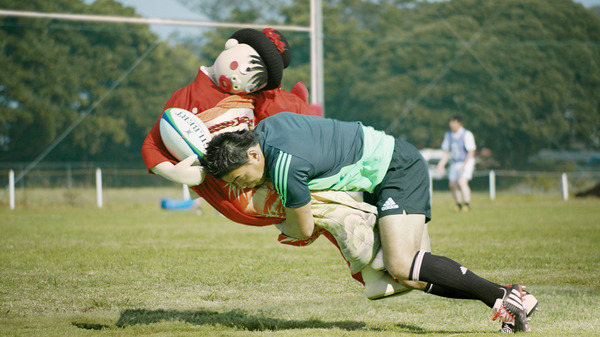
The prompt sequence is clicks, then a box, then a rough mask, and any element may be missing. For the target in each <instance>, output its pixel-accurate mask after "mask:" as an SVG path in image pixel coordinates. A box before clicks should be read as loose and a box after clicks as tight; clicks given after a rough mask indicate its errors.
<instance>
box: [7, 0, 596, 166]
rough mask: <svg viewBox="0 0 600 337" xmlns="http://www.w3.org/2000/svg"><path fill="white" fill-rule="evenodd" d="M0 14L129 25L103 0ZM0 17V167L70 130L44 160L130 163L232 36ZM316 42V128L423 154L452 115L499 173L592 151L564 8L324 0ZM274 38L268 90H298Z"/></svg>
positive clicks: (294, 39) (576, 36)
mask: <svg viewBox="0 0 600 337" xmlns="http://www.w3.org/2000/svg"><path fill="white" fill-rule="evenodd" d="M180 2H181V3H182V4H184V5H185V6H187V7H188V8H190V10H195V11H198V12H201V13H202V14H205V15H206V16H207V17H210V18H215V20H222V21H230V22H231V21H235V22H246V23H259V24H265V25H269V24H291V25H302V26H308V24H309V20H310V16H309V0H289V1H269V2H268V4H267V2H265V1H264V0H263V1H258V0H244V1H238V0H232V1H228V2H227V5H226V6H225V5H223V4H222V2H220V1H216V0H210V1H209V0H180ZM0 8H3V9H15V10H35V11H43V12H69V13H83V14H106V15H122V16H131V15H136V13H135V11H134V10H133V9H132V8H126V7H123V6H122V5H121V4H119V3H118V2H116V1H113V0H97V1H95V2H93V3H89V1H88V3H86V2H84V1H83V0H57V1H51V2H49V1H44V0H31V1H27V2H18V3H14V2H13V1H9V0H0ZM0 20H1V21H0V45H1V46H2V53H0V78H1V80H0V159H1V160H2V161H30V160H32V159H33V158H35V157H36V156H37V155H38V154H39V153H40V152H41V151H43V150H44V149H45V148H46V147H47V146H48V145H49V144H50V143H51V142H52V141H53V140H54V139H56V137H57V136H59V135H60V134H61V133H62V132H63V131H64V130H65V129H67V128H68V127H69V125H72V124H73V123H74V122H76V121H77V120H78V119H81V120H82V121H81V123H80V124H78V126H77V127H76V128H75V129H73V131H72V132H71V133H70V134H69V135H68V136H67V137H66V138H65V139H64V140H63V141H62V142H61V143H60V144H59V145H58V146H57V147H56V148H55V149H54V150H52V151H51V152H50V153H49V154H48V157H47V160H53V161H136V160H140V159H139V149H140V146H141V143H142V141H143V139H144V137H145V135H146V133H147V132H148V130H149V129H150V127H151V126H152V125H153V124H154V122H155V121H156V119H157V118H158V116H159V114H160V112H161V110H162V107H163V105H164V103H165V102H166V100H167V99H168V98H169V97H170V95H171V94H172V93H173V92H174V91H175V90H176V89H178V88H180V87H182V86H185V85H186V84H187V83H189V82H190V81H192V80H193V78H194V76H195V75H196V72H197V69H198V66H200V65H210V64H212V61H213V60H214V58H215V57H216V56H217V54H218V53H219V52H220V51H221V50H222V48H223V43H224V41H225V40H226V38H227V37H228V36H229V35H230V34H231V33H232V32H233V31H234V30H232V29H212V30H210V31H208V32H207V33H205V34H203V36H202V37H201V38H188V39H181V40H178V41H177V43H172V42H165V41H160V40H159V39H158V37H157V36H156V35H155V34H153V33H152V32H151V31H150V30H149V28H148V27H147V26H143V25H131V24H129V25H128V24H110V25H108V24H99V23H73V22H70V23H67V22H63V21H57V20H49V19H28V18H16V17H1V18H0ZM323 29H324V32H323V33H324V35H323V36H324V74H323V77H324V79H325V102H324V107H325V113H326V115H327V117H331V118H337V119H343V120H360V121H362V122H364V123H365V124H368V125H372V126H374V127H376V128H379V129H382V130H386V131H387V132H388V133H390V134H392V135H394V136H397V137H402V138H404V139H406V140H408V141H410V142H412V143H413V144H415V145H416V146H417V147H419V148H425V147H434V148H436V147H439V145H440V143H441V140H442V137H443V134H444V132H445V131H446V130H447V128H448V125H447V123H448V119H449V118H450V117H451V116H452V115H456V114H458V115H462V117H463V120H464V122H465V126H466V127H467V128H469V129H470V130H472V131H473V133H474V134H475V136H476V140H477V144H478V147H479V148H488V149H490V150H491V152H492V154H493V156H494V158H495V159H496V160H497V161H498V162H499V163H500V164H501V165H502V166H510V167H522V166H524V165H526V162H527V158H528V157H529V156H530V155H531V154H533V153H535V152H537V151H538V150H540V149H547V148H548V149H556V150H572V149H582V148H585V149H599V148H600V111H599V109H600V18H599V17H598V16H597V15H596V14H594V12H593V11H592V10H588V9H585V8H584V7H582V6H581V5H579V4H576V3H574V2H573V1H571V0H552V1H546V0H531V1H518V0H487V1H483V0H452V1H443V2H432V3H427V2H421V1H410V0H405V1H402V0H324V1H323ZM285 35H286V37H288V40H289V41H290V44H291V45H292V52H293V59H292V64H291V66H290V68H288V69H286V71H285V73H284V82H283V88H284V89H290V88H291V87H292V85H293V84H295V83H296V82H297V81H299V80H301V81H303V82H304V83H305V84H307V85H308V86H310V78H309V76H310V75H309V74H310V59H309V55H310V49H309V45H310V43H309V42H310V41H309V36H308V35H307V34H306V33H294V32H285ZM149 49H152V50H151V51H150V52H148V50H149ZM141 58H143V59H142V60H140V59H141ZM136 62H138V63H136ZM135 64H137V65H136V66H135V67H133V68H132V66H133V65H135ZM123 76H125V77H124V79H123V80H122V82H119V84H118V86H116V87H115V83H116V82H117V81H118V80H119V79H122V78H123ZM113 87H114V89H113V90H112V91H110V90H111V88H113ZM107 93H108V94H107ZM98 102H100V103H99V104H98ZM82 116H84V117H85V118H82Z"/></svg>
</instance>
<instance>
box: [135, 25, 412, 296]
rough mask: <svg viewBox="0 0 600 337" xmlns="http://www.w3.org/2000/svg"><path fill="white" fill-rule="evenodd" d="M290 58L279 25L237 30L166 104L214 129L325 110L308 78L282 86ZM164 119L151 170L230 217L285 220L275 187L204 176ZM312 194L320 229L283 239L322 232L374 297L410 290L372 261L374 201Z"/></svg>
mask: <svg viewBox="0 0 600 337" xmlns="http://www.w3.org/2000/svg"><path fill="white" fill-rule="evenodd" d="M290 60H291V54H290V48H289V44H288V42H287V40H286V39H285V37H284V36H283V35H282V34H280V33H279V32H278V31H276V30H273V29H270V28H267V29H265V30H263V31H257V30H254V29H242V30H239V31H237V32H235V33H234V34H233V35H232V36H231V38H230V39H229V40H227V42H226V43H225V48H224V50H223V52H222V53H221V54H219V56H218V57H217V59H216V60H215V62H214V64H213V66H210V67H206V66H202V67H200V69H199V71H198V74H197V76H196V78H195V79H194V81H192V82H191V83H190V84H189V85H187V86H186V87H184V88H181V89H179V90H177V91H176V92H175V93H174V94H173V95H172V96H171V98H170V99H169V100H168V102H167V103H166V104H165V107H164V109H163V111H164V110H166V109H169V108H181V109H185V110H188V111H191V112H192V113H194V114H195V115H196V116H198V117H199V118H200V119H201V120H202V121H203V122H204V123H205V124H206V126H207V127H208V128H209V131H210V132H211V134H213V135H215V134H218V133H222V132H225V131H234V130H238V129H252V128H253V127H254V125H255V123H258V122H260V121H261V120H263V119H265V118H266V117H268V116H271V115H274V114H277V113H279V112H281V111H292V112H294V113H297V114H302V115H319V114H320V111H319V109H318V108H317V107H314V106H312V107H311V106H310V105H309V104H308V92H307V90H306V88H305V87H304V85H303V84H302V83H299V84H297V85H296V86H295V87H294V88H293V89H292V91H291V92H287V91H285V90H282V89H280V88H279V87H280V84H281V78H282V75H283V69H285V68H286V67H287V66H288V65H289V63H290ZM159 121H160V118H159ZM159 121H157V123H156V124H155V125H154V127H153V128H152V129H151V130H150V132H149V133H148V135H147V137H146V139H145V141H144V143H143V145H142V157H143V159H144V162H145V164H146V166H147V168H148V169H149V171H150V172H151V173H154V174H158V175H161V176H163V177H164V178H166V179H168V180H171V181H174V182H177V183H182V184H186V185H188V186H190V189H191V190H192V191H193V192H195V193H196V194H197V195H198V196H200V197H202V198H204V199H205V200H206V201H207V202H208V203H209V204H211V205H212V206H213V207H214V208H215V209H217V210H218V211H219V212H221V213H222V214H223V215H225V216H226V217H227V218H229V219H230V220H232V221H235V222H238V223H242V224H245V225H252V226H266V225H275V224H277V223H280V222H281V221H283V219H284V217H285V211H284V208H283V206H282V205H281V202H280V198H279V196H278V194H277V192H276V191H275V189H274V188H273V187H272V186H269V185H265V186H260V187H256V188H246V189H241V188H238V187H237V186H233V185H231V184H227V183H225V182H223V181H221V180H218V179H215V178H213V177H211V176H210V175H206V174H205V172H204V168H203V167H202V166H200V165H198V158H197V157H196V156H190V157H189V158H187V159H184V160H182V161H181V162H178V161H177V160H176V159H175V158H174V157H173V156H172V155H171V154H170V153H169V151H168V150H167V149H166V147H165V145H164V144H163V142H162V140H161V136H160V128H159ZM311 197H312V198H313V205H314V209H313V212H314V214H315V219H314V220H315V224H316V225H317V228H318V229H317V230H316V231H315V232H314V233H313V235H312V236H311V237H310V238H308V239H306V240H297V239H294V238H290V237H287V236H285V235H281V236H280V237H279V241H280V242H281V243H284V244H290V245H296V246H304V245H308V244H310V243H311V242H313V241H314V240H315V239H316V238H318V237H319V236H320V235H323V236H325V237H327V238H328V239H329V240H330V241H331V242H332V243H333V244H334V245H336V246H337V247H338V249H339V250H340V252H341V253H342V256H343V257H344V259H345V260H346V261H347V263H348V265H349V268H350V270H351V273H352V276H353V277H354V278H355V279H356V280H358V281H359V282H362V283H363V284H365V294H366V296H367V297H368V298H371V299H375V298H382V297H385V296H389V295H394V294H401V293H404V292H406V291H408V289H407V288H406V287H404V286H403V285H400V284H399V283H397V282H395V281H394V280H393V279H392V278H391V277H390V276H389V275H388V274H386V273H384V272H382V271H377V270H375V269H373V268H371V266H370V263H371V261H372V260H373V258H374V256H375V254H376V253H377V251H378V250H379V247H380V245H379V241H378V240H379V236H378V234H377V232H376V227H375V223H376V210H375V209H374V207H372V206H370V205H368V204H366V203H362V202H356V201H355V200H354V199H352V198H351V197H350V196H349V195H348V194H346V193H344V192H333V191H323V192H318V193H315V194H313V195H312V196H311Z"/></svg>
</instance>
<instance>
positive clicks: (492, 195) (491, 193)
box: [490, 170, 496, 201]
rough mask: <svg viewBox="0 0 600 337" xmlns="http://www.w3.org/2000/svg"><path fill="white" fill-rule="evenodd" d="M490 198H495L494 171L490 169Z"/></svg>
mask: <svg viewBox="0 0 600 337" xmlns="http://www.w3.org/2000/svg"><path fill="white" fill-rule="evenodd" d="M490 200H492V201H494V200H496V172H495V171H494V170H490Z"/></svg>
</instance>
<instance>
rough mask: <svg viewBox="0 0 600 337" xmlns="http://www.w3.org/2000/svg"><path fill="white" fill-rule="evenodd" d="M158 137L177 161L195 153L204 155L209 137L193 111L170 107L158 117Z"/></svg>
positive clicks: (204, 126)
mask: <svg viewBox="0 0 600 337" xmlns="http://www.w3.org/2000/svg"><path fill="white" fill-rule="evenodd" d="M160 137H161V138H162V141H163V143H164V144H165V147H166V148H167V150H169V152H170V153H171V154H172V155H173V157H175V158H177V159H178V160H179V161H182V160H184V159H185V158H187V157H189V156H191V155H193V154H196V155H198V158H201V157H202V156H204V153H205V152H206V146H207V144H208V142H209V141H210V139H211V136H210V132H209V131H208V128H207V127H206V125H204V123H203V122H202V121H201V120H200V118H198V117H197V116H196V115H194V114H193V113H191V112H189V111H187V110H184V109H179V108H170V109H167V110H165V112H163V114H162V116H161V118H160Z"/></svg>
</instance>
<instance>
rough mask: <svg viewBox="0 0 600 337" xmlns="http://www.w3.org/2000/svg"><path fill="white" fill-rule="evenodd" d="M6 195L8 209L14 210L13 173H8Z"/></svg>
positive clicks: (11, 171)
mask: <svg viewBox="0 0 600 337" xmlns="http://www.w3.org/2000/svg"><path fill="white" fill-rule="evenodd" d="M8 194H9V202H8V203H9V205H10V209H15V171H13V170H10V171H8Z"/></svg>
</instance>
